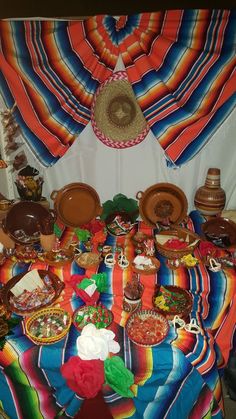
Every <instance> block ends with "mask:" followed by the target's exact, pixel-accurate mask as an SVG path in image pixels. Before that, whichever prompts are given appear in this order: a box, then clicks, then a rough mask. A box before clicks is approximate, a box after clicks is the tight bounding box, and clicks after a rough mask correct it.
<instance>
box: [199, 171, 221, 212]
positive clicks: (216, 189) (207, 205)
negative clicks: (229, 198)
mask: <svg viewBox="0 0 236 419" xmlns="http://www.w3.org/2000/svg"><path fill="white" fill-rule="evenodd" d="M225 201H226V195H225V191H224V189H222V188H221V185H220V169H217V168H210V169H208V172H207V176H206V181H205V185H204V186H201V187H200V188H198V189H197V191H196V194H195V197H194V205H195V207H196V208H197V210H198V211H199V212H200V213H201V214H203V215H206V216H214V215H217V214H220V213H221V211H222V210H223V209H224V207H225Z"/></svg>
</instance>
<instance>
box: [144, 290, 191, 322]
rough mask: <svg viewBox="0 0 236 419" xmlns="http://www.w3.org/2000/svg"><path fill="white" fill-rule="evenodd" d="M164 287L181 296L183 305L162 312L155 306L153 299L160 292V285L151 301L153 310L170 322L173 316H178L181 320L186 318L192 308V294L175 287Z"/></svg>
mask: <svg viewBox="0 0 236 419" xmlns="http://www.w3.org/2000/svg"><path fill="white" fill-rule="evenodd" d="M164 287H165V289H167V290H168V291H170V292H173V293H178V294H181V295H182V296H183V301H184V303H183V305H180V306H179V307H176V308H172V309H171V310H169V311H167V310H162V309H161V308H159V307H158V306H157V304H155V299H156V297H157V296H158V294H159V292H160V285H157V286H156V289H155V294H154V296H153V299H152V301H153V307H154V309H155V310H156V311H158V313H160V314H162V315H163V316H165V317H166V318H167V319H168V320H172V319H173V318H174V317H175V316H179V317H181V318H183V319H186V318H188V316H189V314H190V313H191V310H192V307H193V297H192V294H191V293H190V292H189V291H187V290H185V289H184V288H181V287H178V286H175V285H165V286H164Z"/></svg>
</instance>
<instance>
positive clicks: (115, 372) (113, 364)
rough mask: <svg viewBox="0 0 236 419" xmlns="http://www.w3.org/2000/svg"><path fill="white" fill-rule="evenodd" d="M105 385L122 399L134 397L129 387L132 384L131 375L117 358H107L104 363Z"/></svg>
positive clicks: (132, 376)
mask: <svg viewBox="0 0 236 419" xmlns="http://www.w3.org/2000/svg"><path fill="white" fill-rule="evenodd" d="M104 371H105V379H106V384H108V385H109V386H110V387H111V388H112V389H113V390H115V391H116V393H118V394H120V395H121V396H123V397H128V398H132V397H134V394H133V392H132V391H131V390H130V387H131V386H132V385H133V384H134V375H133V373H132V372H131V371H130V370H128V368H126V366H125V364H124V361H123V359H121V358H120V357H119V356H113V357H112V358H107V359H106V360H105V361H104Z"/></svg>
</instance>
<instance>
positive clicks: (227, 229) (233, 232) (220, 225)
mask: <svg viewBox="0 0 236 419" xmlns="http://www.w3.org/2000/svg"><path fill="white" fill-rule="evenodd" d="M201 229H202V232H203V234H204V236H205V238H206V240H208V241H210V242H212V243H213V244H215V245H216V246H219V247H223V248H226V247H230V246H233V245H234V244H235V243H236V224H235V223H234V222H233V221H232V220H229V219H228V218H222V217H216V218H212V219H211V220H209V221H206V222H205V223H203V224H202V226H201Z"/></svg>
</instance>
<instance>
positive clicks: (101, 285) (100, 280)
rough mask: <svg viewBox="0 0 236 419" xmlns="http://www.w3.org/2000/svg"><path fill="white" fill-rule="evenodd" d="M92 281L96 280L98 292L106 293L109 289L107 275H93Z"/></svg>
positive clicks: (104, 273)
mask: <svg viewBox="0 0 236 419" xmlns="http://www.w3.org/2000/svg"><path fill="white" fill-rule="evenodd" d="M91 278H92V279H94V281H95V283H96V286H97V290H98V292H106V291H107V289H108V278H107V273H106V272H103V273H99V274H93V275H92V276H91Z"/></svg>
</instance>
